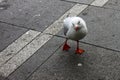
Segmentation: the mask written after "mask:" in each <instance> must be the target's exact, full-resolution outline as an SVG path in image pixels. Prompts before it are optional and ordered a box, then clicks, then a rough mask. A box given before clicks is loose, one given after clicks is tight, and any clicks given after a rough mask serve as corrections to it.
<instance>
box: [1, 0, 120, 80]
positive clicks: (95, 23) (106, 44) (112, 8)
mask: <svg viewBox="0 0 120 80" xmlns="http://www.w3.org/2000/svg"><path fill="white" fill-rule="evenodd" d="M94 1H96V2H98V3H96V5H92V4H93V2H94ZM104 1H105V0H104ZM0 2H1V3H0V7H1V8H0V28H1V29H0V44H1V46H0V51H1V53H2V52H3V51H4V50H5V49H6V48H7V46H9V45H11V44H12V43H13V42H14V41H15V40H17V39H18V38H19V37H20V36H21V35H23V34H25V32H27V31H29V30H34V31H36V32H44V30H45V29H47V28H49V27H48V26H50V25H52V23H54V22H55V21H56V20H57V19H59V17H60V16H62V15H63V14H64V13H65V14H66V12H67V11H68V10H70V9H71V8H72V7H74V6H75V5H76V4H80V5H88V6H87V7H86V8H85V9H84V10H83V11H82V12H81V13H80V14H79V15H78V16H80V17H82V18H83V19H84V20H85V21H86V23H87V25H88V30H89V34H88V35H87V36H86V37H85V38H84V39H83V40H81V41H80V46H81V48H83V49H85V50H86V52H85V53H84V54H83V55H75V54H74V49H75V46H76V43H75V42H74V41H71V40H70V41H69V44H70V45H71V46H72V48H71V49H70V50H69V51H68V52H64V51H62V49H61V48H62V44H63V43H64V38H63V37H61V36H63V29H62V30H60V31H59V32H58V33H57V34H54V32H53V34H45V35H54V36H53V37H51V36H49V37H50V38H49V40H48V41H47V42H46V43H45V44H44V45H43V46H41V47H40V48H39V47H37V48H39V49H38V50H37V51H35V52H34V53H33V54H32V55H31V56H29V57H28V58H27V59H25V61H24V59H23V63H22V64H20V63H17V64H16V66H17V65H19V64H20V65H19V66H18V67H17V68H16V69H15V70H14V71H12V72H10V74H9V75H8V76H4V74H5V73H6V72H7V71H0V74H1V75H2V76H4V77H5V78H6V79H8V80H119V79H120V77H119V75H120V71H119V69H120V67H119V66H120V62H119V58H120V36H119V34H120V31H119V30H120V27H119V24H120V23H119V21H120V19H119V18H120V17H119V15H120V14H119V13H120V10H119V4H120V1H119V0H106V1H105V3H104V4H103V5H102V6H101V4H100V3H99V2H101V0H84V1H83V0H61V1H60V0H51V1H49V0H44V1H39V0H11V1H8V0H1V1H0ZM94 4H95V3H94ZM99 4H100V6H99ZM3 5H4V6H3ZM5 6H6V7H5ZM76 12H77V11H76ZM71 14H72V13H71ZM60 24H62V23H60ZM46 33H47V32H46ZM36 36H37V35H36ZM45 37H46V36H45ZM34 38H35V37H34ZM45 39H47V38H45ZM38 40H39V39H38ZM31 41H34V39H33V40H31ZM31 41H30V42H29V43H28V44H26V45H24V46H27V45H29V44H31ZM36 44H37V43H36ZM16 47H17V46H16ZM33 48H34V47H33ZM28 49H29V47H28ZM30 49H31V47H30ZM20 50H21V51H22V47H21V49H20ZM23 50H24V48H23ZM24 52H25V51H24ZM18 53H19V51H18ZM21 53H22V52H21ZM28 53H29V52H28ZM16 54H17V53H16ZM16 54H15V55H16ZM26 54H27V53H26ZM1 55H4V54H1ZM1 55H0V56H1ZM15 55H13V56H11V58H10V59H9V60H7V61H6V62H5V63H4V64H3V65H2V66H4V65H7V64H8V63H9V61H11V62H12V60H13V61H14V60H17V59H15V58H14V56H15ZM8 56H9V55H8ZM23 58H24V57H23ZM18 61H19V58H18ZM7 62H8V63H7ZM79 63H81V64H82V66H78V64H79ZM13 64H14V63H13ZM11 65H12V63H11ZM11 65H10V66H11ZM2 66H0V67H2ZM12 67H14V66H13V65H12ZM0 70H2V69H0ZM8 71H9V68H8ZM1 72H2V73H1ZM3 72H5V73H3ZM4 77H1V78H2V79H3V80H4V79H5V78H4Z"/></svg>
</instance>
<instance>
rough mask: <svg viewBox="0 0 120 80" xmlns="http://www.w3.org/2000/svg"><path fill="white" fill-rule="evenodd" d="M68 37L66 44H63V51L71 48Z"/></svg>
mask: <svg viewBox="0 0 120 80" xmlns="http://www.w3.org/2000/svg"><path fill="white" fill-rule="evenodd" d="M67 41H68V39H66V41H65V43H64V46H63V51H68V50H69V49H70V46H69V45H68V44H67Z"/></svg>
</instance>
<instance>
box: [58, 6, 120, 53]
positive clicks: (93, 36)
mask: <svg viewBox="0 0 120 80" xmlns="http://www.w3.org/2000/svg"><path fill="white" fill-rule="evenodd" d="M79 16H80V17H82V18H83V19H84V20H85V21H86V23H87V27H88V34H87V36H86V37H85V38H84V39H83V40H82V41H83V42H87V43H90V44H94V45H98V46H101V47H106V48H110V49H114V50H117V51H120V36H119V34H120V26H119V25H120V11H118V10H112V9H104V8H100V7H93V6H89V7H88V8H86V9H85V10H84V11H83V12H82V13H81V14H80V15H79ZM57 35H58V36H63V37H64V34H63V29H62V30H61V31H60V32H59V33H58V34H57Z"/></svg>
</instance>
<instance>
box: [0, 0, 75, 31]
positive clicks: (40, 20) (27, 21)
mask: <svg viewBox="0 0 120 80" xmlns="http://www.w3.org/2000/svg"><path fill="white" fill-rule="evenodd" d="M4 3H6V4H8V5H9V7H8V8H7V9H5V10H4V9H3V10H1V12H0V21H2V22H7V23H11V24H15V25H18V26H19V27H26V28H30V29H34V30H37V31H43V30H44V29H46V28H47V27H48V26H49V25H50V24H52V23H53V22H54V21H55V20H56V19H58V18H59V17H60V16H61V15H63V14H64V13H65V12H66V11H67V10H69V9H70V8H71V7H72V6H74V3H68V2H64V1H60V0H6V2H4ZM1 4H3V3H1ZM3 5H4V4H3Z"/></svg>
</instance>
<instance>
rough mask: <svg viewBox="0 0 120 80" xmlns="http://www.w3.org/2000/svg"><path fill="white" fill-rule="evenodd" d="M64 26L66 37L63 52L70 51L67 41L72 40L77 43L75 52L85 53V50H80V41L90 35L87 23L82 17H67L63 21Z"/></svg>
mask: <svg viewBox="0 0 120 80" xmlns="http://www.w3.org/2000/svg"><path fill="white" fill-rule="evenodd" d="M63 26H64V35H65V36H66V40H65V43H64V45H63V51H68V50H69V49H70V46H69V45H68V44H67V41H68V39H71V40H74V41H76V42H77V48H76V50H75V53H76V54H82V53H83V52H85V50H83V49H80V48H79V40H81V39H83V38H84V37H85V36H86V35H87V33H88V29H87V26H86V22H85V21H84V20H83V19H82V18H81V17H77V16H74V17H67V18H65V19H64V21H63Z"/></svg>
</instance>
